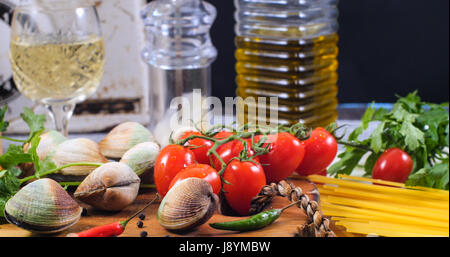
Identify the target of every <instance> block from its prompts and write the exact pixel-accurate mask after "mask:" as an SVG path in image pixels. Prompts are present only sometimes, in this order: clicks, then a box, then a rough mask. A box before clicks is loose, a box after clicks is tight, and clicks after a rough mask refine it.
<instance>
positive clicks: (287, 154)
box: [257, 132, 305, 183]
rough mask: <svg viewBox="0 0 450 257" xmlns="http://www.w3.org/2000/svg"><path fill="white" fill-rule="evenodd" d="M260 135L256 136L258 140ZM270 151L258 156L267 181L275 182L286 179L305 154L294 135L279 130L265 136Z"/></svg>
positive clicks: (302, 146)
mask: <svg viewBox="0 0 450 257" xmlns="http://www.w3.org/2000/svg"><path fill="white" fill-rule="evenodd" d="M261 137H262V136H258V137H257V140H258V141H259V140H260V139H261ZM267 138H268V140H267V143H268V144H270V146H269V147H270V148H269V149H270V151H269V152H268V153H267V154H264V155H261V156H258V158H259V161H260V163H261V165H262V166H263V167H264V171H265V173H266V179H267V183H272V182H274V183H277V182H280V181H281V180H283V179H286V178H287V177H289V176H290V175H292V173H293V172H294V171H295V169H296V168H297V167H298V166H299V165H300V163H301V162H302V160H303V157H304V155H305V147H304V145H303V144H302V142H301V141H300V140H299V139H297V138H296V137H295V136H293V135H291V134H289V133H287V132H281V133H278V134H272V135H268V136H267Z"/></svg>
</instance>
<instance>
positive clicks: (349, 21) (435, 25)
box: [208, 0, 449, 103]
mask: <svg viewBox="0 0 450 257" xmlns="http://www.w3.org/2000/svg"><path fill="white" fill-rule="evenodd" d="M208 2H210V3H212V4H213V5H214V6H215V7H216V8H217V11H218V16H217V19H216V22H215V24H214V26H213V29H212V32H211V36H212V39H213V42H214V45H215V46H216V47H217V49H218V51H219V56H218V59H217V60H216V62H215V63H214V64H213V92H212V93H213V95H215V96H218V97H222V98H223V97H225V96H234V95H235V90H236V84H235V81H234V79H235V76H236V73H235V70H234V64H235V58H234V50H235V46H234V24H235V22H234V16H233V15H234V4H233V1H232V0H208ZM339 11H340V16H339V25H340V30H339V35H340V42H339V49H340V55H339V63H340V68H339V100H340V102H341V103H350V102H353V103H355V102H357V103H361V102H371V101H373V100H376V101H377V102H394V101H395V94H400V95H406V94H407V93H408V92H411V91H413V90H415V89H418V90H419V94H420V96H421V97H422V98H423V99H424V100H426V101H431V102H447V101H448V99H449V75H448V74H449V1H448V0H428V1H425V0H341V1H340V2H339Z"/></svg>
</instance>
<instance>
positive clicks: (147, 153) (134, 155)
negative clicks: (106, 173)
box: [120, 142, 161, 176]
mask: <svg viewBox="0 0 450 257" xmlns="http://www.w3.org/2000/svg"><path fill="white" fill-rule="evenodd" d="M160 150H161V149H160V147H159V145H158V144H156V143H154V142H144V143H140V144H137V145H135V146H133V148H131V149H130V150H128V151H127V152H126V153H125V154H124V155H123V156H122V159H120V162H121V163H125V164H127V165H128V166H130V168H131V169H133V170H134V172H136V174H137V175H138V176H140V175H142V174H144V173H146V172H148V171H150V170H151V169H152V168H153V166H154V164H155V161H156V158H157V157H158V154H159V152H160Z"/></svg>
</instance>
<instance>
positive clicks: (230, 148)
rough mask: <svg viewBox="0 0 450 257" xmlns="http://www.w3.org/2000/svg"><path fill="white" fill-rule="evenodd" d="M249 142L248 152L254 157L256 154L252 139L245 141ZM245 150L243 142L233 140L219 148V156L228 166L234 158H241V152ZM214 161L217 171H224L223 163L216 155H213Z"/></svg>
mask: <svg viewBox="0 0 450 257" xmlns="http://www.w3.org/2000/svg"><path fill="white" fill-rule="evenodd" d="M245 141H246V142H247V151H248V155H249V156H252V155H253V154H254V153H255V152H254V151H253V150H252V143H251V139H250V140H249V139H246V140H245ZM243 150H244V144H242V142H241V141H239V140H233V141H231V142H229V143H226V144H224V145H221V146H219V148H217V151H216V152H217V154H219V156H220V158H221V159H222V160H223V161H224V162H225V163H226V164H228V162H230V161H231V159H233V158H234V157H239V155H240V154H241V152H242V151H243ZM211 156H212V157H211V158H212V160H213V167H214V168H215V169H216V170H221V169H222V163H221V162H220V161H219V159H218V158H217V157H216V156H215V155H211Z"/></svg>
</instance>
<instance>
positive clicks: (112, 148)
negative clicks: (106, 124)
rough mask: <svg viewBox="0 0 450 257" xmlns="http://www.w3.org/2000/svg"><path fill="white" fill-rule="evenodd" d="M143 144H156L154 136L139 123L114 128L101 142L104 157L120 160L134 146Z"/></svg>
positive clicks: (124, 124) (128, 123) (129, 123)
mask: <svg viewBox="0 0 450 257" xmlns="http://www.w3.org/2000/svg"><path fill="white" fill-rule="evenodd" d="M143 142H155V143H156V140H155V138H154V137H153V134H152V133H151V132H150V131H149V130H148V129H147V128H146V127H144V126H142V125H141V124H139V123H137V122H125V123H122V124H120V125H118V126H116V127H115V128H113V129H112V130H111V131H110V132H109V133H108V134H107V135H106V136H105V138H103V140H101V141H100V142H99V145H100V149H101V152H102V154H103V155H104V156H106V157H109V158H113V159H120V158H122V156H123V155H124V153H125V152H126V151H128V150H130V149H131V148H132V147H133V146H135V145H137V144H140V143H143Z"/></svg>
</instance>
